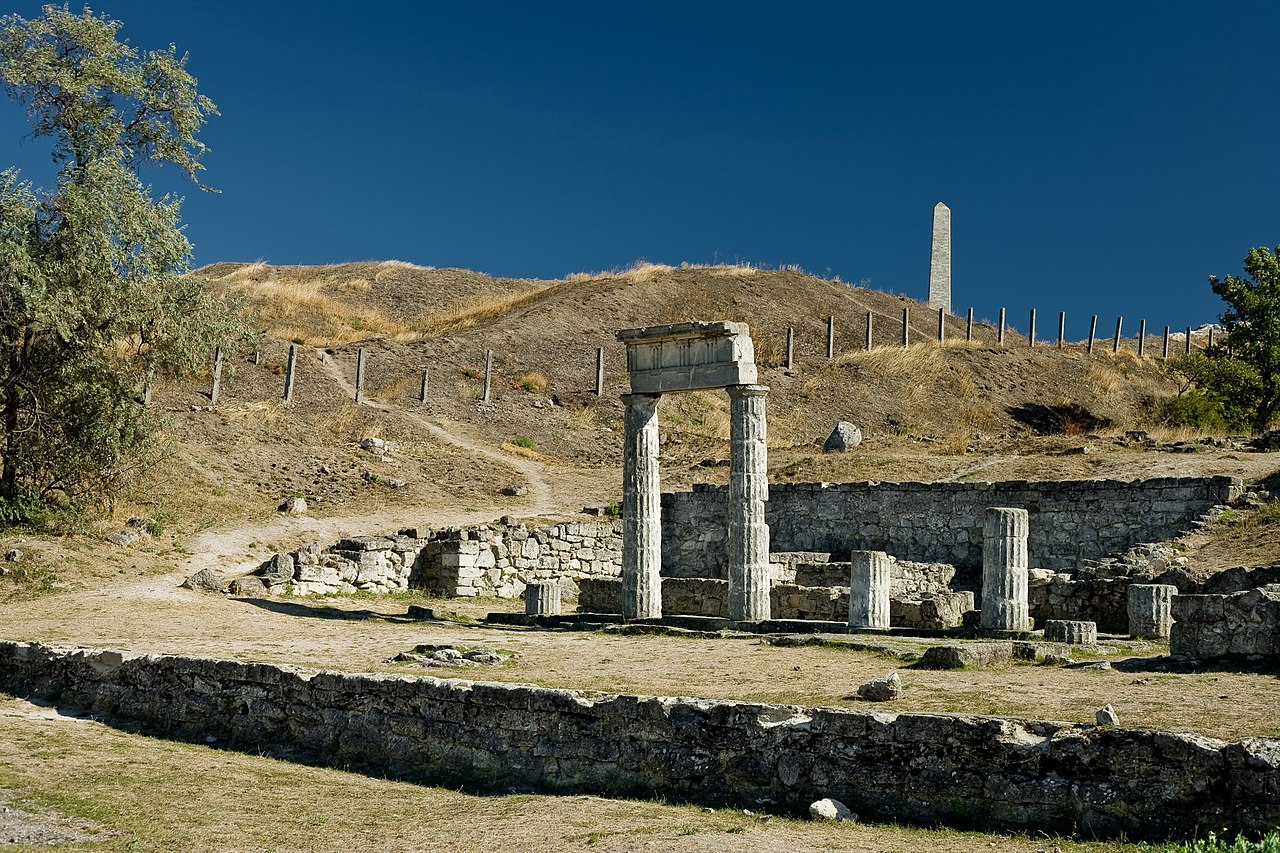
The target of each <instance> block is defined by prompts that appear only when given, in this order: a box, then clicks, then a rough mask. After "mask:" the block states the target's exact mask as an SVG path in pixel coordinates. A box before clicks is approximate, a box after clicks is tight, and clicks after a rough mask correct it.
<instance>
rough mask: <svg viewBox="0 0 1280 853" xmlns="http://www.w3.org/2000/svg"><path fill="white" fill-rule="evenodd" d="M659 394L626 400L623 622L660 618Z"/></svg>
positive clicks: (623, 497) (624, 425)
mask: <svg viewBox="0 0 1280 853" xmlns="http://www.w3.org/2000/svg"><path fill="white" fill-rule="evenodd" d="M658 399H659V395H657V394H623V395H622V402H623V403H625V404H626V407H627V409H626V413H625V415H624V416H623V436H622V618H623V619H628V620H630V619H660V618H661V617H662V577H661V572H662V517H661V512H662V510H661V502H660V499H661V490H660V487H659V484H658Z"/></svg>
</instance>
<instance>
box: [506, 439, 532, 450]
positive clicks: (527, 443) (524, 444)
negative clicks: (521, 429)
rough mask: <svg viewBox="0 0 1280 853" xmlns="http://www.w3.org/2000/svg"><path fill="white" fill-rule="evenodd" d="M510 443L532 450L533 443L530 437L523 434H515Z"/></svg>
mask: <svg viewBox="0 0 1280 853" xmlns="http://www.w3.org/2000/svg"><path fill="white" fill-rule="evenodd" d="M511 443H512V444H514V445H515V446H516V447H523V448H524V449H525V450H533V449H534V444H533V439H532V438H525V437H524V436H523V435H517V436H516V437H515V438H513V439H511Z"/></svg>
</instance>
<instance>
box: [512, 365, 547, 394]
mask: <svg viewBox="0 0 1280 853" xmlns="http://www.w3.org/2000/svg"><path fill="white" fill-rule="evenodd" d="M511 387H512V388H519V389H520V390H522V391H528V392H530V393H536V394H541V393H543V392H545V391H546V390H547V389H548V388H550V387H551V380H550V379H548V378H547V374H545V373H543V372H542V371H541V370H526V371H524V372H523V373H519V374H517V375H516V378H515V379H512V380H511Z"/></svg>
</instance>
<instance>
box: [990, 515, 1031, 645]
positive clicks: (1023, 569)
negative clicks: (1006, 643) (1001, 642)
mask: <svg viewBox="0 0 1280 853" xmlns="http://www.w3.org/2000/svg"><path fill="white" fill-rule="evenodd" d="M1028 530H1029V527H1028V520H1027V511H1026V510H1025V509H1010V508H1008V507H988V508H987V513H986V516H985V518H984V519H983V525H982V619H981V627H982V630H983V631H1027V630H1030V628H1031V620H1030V609H1029V608H1028V606H1027V534H1028Z"/></svg>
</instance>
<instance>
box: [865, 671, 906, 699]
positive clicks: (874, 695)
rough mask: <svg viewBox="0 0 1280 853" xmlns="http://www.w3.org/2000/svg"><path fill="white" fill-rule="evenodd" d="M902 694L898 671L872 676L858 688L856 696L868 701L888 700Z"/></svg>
mask: <svg viewBox="0 0 1280 853" xmlns="http://www.w3.org/2000/svg"><path fill="white" fill-rule="evenodd" d="M901 695H902V679H901V678H899V677H898V673H896V672H891V673H889V674H888V675H885V676H881V677H880V678H874V679H872V680H871V681H868V682H867V683H866V684H864V685H862V686H861V687H859V688H858V696H859V697H860V698H862V699H865V700H867V701H868V702H888V701H890V700H892V699H897V698H898V697H900V696H901Z"/></svg>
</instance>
